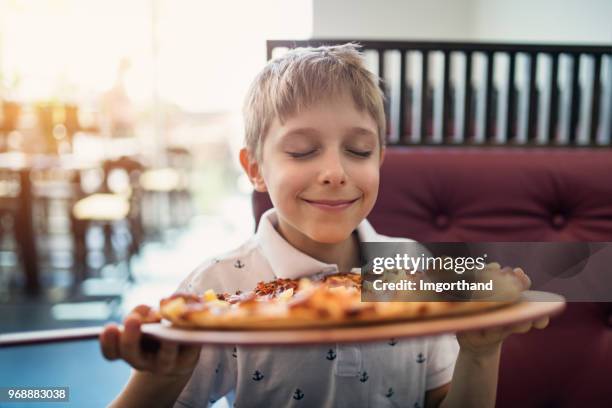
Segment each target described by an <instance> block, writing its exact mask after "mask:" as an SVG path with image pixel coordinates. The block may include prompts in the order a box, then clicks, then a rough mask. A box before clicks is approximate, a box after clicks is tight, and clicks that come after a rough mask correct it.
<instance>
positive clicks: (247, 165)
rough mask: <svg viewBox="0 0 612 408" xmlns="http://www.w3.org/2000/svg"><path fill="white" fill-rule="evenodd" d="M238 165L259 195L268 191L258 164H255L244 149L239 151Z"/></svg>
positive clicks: (255, 161)
mask: <svg viewBox="0 0 612 408" xmlns="http://www.w3.org/2000/svg"><path fill="white" fill-rule="evenodd" d="M240 164H241V165H242V168H243V169H244V171H245V173H246V174H247V176H249V180H251V183H252V184H253V188H255V191H259V192H260V193H265V192H266V191H268V188H267V187H266V183H265V181H264V178H263V175H262V174H261V168H260V167H259V163H257V160H255V159H254V158H253V157H251V155H250V153H249V151H248V150H247V149H246V147H243V148H242V149H240Z"/></svg>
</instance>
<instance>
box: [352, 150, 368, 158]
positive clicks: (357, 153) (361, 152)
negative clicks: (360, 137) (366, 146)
mask: <svg viewBox="0 0 612 408" xmlns="http://www.w3.org/2000/svg"><path fill="white" fill-rule="evenodd" d="M348 152H349V153H351V154H354V155H355V156H359V157H370V155H372V151H370V150H353V149H348Z"/></svg>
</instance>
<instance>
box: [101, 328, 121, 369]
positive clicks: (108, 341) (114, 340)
mask: <svg viewBox="0 0 612 408" xmlns="http://www.w3.org/2000/svg"><path fill="white" fill-rule="evenodd" d="M119 336H120V332H119V328H118V327H117V326H116V325H115V324H109V325H106V326H105V327H104V331H103V332H102V333H100V348H101V349H102V354H103V355H104V357H105V358H106V359H108V360H116V359H118V358H119Z"/></svg>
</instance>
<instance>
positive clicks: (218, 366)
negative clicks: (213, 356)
mask: <svg viewBox="0 0 612 408" xmlns="http://www.w3.org/2000/svg"><path fill="white" fill-rule="evenodd" d="M220 368H221V364H217V368H215V374H219V369H220Z"/></svg>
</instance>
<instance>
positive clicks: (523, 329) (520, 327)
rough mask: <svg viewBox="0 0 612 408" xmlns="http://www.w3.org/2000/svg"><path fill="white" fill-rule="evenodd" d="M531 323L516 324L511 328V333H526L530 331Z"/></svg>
mask: <svg viewBox="0 0 612 408" xmlns="http://www.w3.org/2000/svg"><path fill="white" fill-rule="evenodd" d="M531 327H532V322H526V323H521V324H517V325H515V326H513V327H512V333H527V332H528V331H529V330H531Z"/></svg>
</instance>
